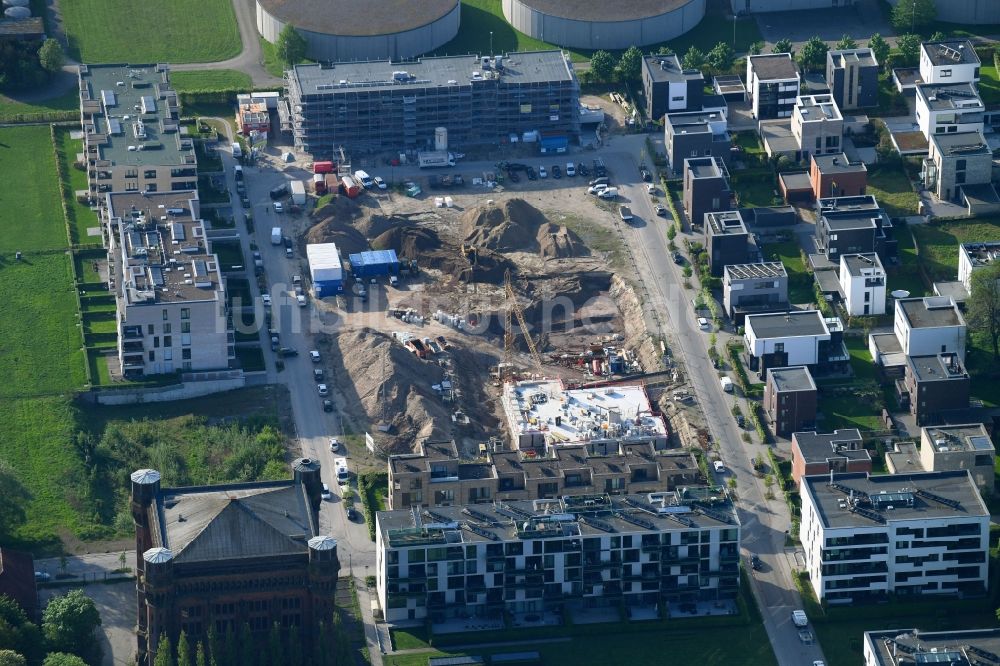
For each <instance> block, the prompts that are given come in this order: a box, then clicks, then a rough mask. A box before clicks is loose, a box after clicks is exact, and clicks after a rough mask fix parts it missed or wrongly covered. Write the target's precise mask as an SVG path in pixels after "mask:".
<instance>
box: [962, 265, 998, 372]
mask: <svg viewBox="0 0 1000 666" xmlns="http://www.w3.org/2000/svg"><path fill="white" fill-rule="evenodd" d="M971 286H972V288H971V289H970V290H969V300H968V302H967V305H966V307H967V308H968V311H967V312H966V313H965V318H966V320H967V322H968V324H969V328H971V329H972V332H973V333H978V334H980V335H984V336H986V338H987V339H988V340H989V341H990V344H991V345H992V347H993V360H994V361H1000V264H992V265H989V266H985V267H983V268H980V269H978V270H976V271H975V272H974V273H973V274H972V285H971Z"/></svg>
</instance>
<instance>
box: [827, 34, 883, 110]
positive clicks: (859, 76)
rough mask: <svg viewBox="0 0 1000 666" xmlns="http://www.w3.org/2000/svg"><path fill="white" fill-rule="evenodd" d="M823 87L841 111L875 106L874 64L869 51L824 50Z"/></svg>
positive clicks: (876, 88) (876, 80) (876, 79)
mask: <svg viewBox="0 0 1000 666" xmlns="http://www.w3.org/2000/svg"><path fill="white" fill-rule="evenodd" d="M826 84H827V85H828V86H830V94H831V95H833V99H834V101H835V102H836V103H837V106H838V107H840V110H841V111H846V110H850V109H863V108H867V107H871V106H878V61H877V60H876V59H875V56H874V55H873V54H872V50H871V49H842V50H833V51H827V53H826Z"/></svg>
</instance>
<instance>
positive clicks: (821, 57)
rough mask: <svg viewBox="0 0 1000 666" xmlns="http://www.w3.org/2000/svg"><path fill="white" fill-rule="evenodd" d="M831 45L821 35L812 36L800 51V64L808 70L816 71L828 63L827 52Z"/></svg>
mask: <svg viewBox="0 0 1000 666" xmlns="http://www.w3.org/2000/svg"><path fill="white" fill-rule="evenodd" d="M829 50H830V47H829V46H827V45H826V42H824V41H823V40H822V39H820V38H819V37H810V38H809V41H808V42H806V43H805V45H804V46H803V47H802V52H801V53H799V64H801V65H802V68H803V69H805V70H806V71H815V70H817V69H819V68H821V67H823V65H824V64H825V63H826V52H827V51H829Z"/></svg>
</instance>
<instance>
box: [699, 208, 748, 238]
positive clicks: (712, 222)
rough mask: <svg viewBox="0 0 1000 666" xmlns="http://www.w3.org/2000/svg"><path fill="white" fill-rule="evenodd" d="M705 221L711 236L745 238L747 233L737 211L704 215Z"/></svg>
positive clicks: (714, 212)
mask: <svg viewBox="0 0 1000 666" xmlns="http://www.w3.org/2000/svg"><path fill="white" fill-rule="evenodd" d="M705 221H706V222H707V224H708V227H707V228H708V229H709V231H710V232H711V235H713V236H746V235H747V234H748V233H749V232H748V231H747V225H746V224H745V223H744V222H743V216H742V215H741V214H740V212H739V211H738V210H725V211H713V212H711V213H708V214H706V215H705Z"/></svg>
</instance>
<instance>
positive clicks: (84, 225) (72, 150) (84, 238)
mask: <svg viewBox="0 0 1000 666" xmlns="http://www.w3.org/2000/svg"><path fill="white" fill-rule="evenodd" d="M56 142H57V144H58V148H59V151H60V159H61V160H62V163H63V170H64V172H65V173H66V174H68V175H69V188H70V196H71V197H72V208H71V213H70V214H71V216H72V219H71V220H70V222H71V226H70V228H69V233H70V241H71V242H72V243H73V244H74V245H87V244H93V243H96V244H100V243H101V236H100V235H97V236H91V235H89V233H88V230H89V229H100V228H101V221H100V220H99V219H98V218H97V213H95V212H94V211H93V210H91V209H90V206H87V205H85V204H82V203H80V202H79V201H77V200H76V192H77V191H79V190H86V189H87V187H88V185H87V172H86V171H84V170H83V169H77V168H76V167H75V166H73V163H74V162H75V161H76V155H77V153H80V152H83V139H72V138H70V130H69V129H68V128H65V127H60V128H58V129H56Z"/></svg>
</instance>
